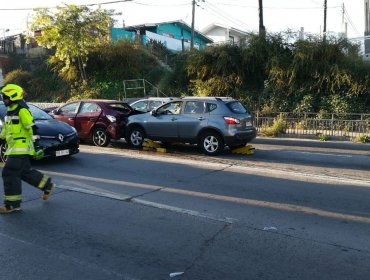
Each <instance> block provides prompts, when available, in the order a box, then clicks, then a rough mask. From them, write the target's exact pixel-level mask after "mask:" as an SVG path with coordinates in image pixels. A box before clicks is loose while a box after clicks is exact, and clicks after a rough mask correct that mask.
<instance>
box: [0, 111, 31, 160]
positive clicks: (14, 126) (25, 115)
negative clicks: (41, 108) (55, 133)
mask: <svg viewBox="0 0 370 280" xmlns="http://www.w3.org/2000/svg"><path fill="white" fill-rule="evenodd" d="M33 125H34V122H33V117H32V115H31V113H30V111H29V110H28V109H26V108H23V107H20V106H19V105H18V104H13V105H11V106H10V107H9V108H8V112H7V114H6V116H5V119H4V126H3V130H2V131H1V135H3V136H5V139H6V143H7V145H8V147H7V150H6V152H5V155H34V154H35V148H34V145H33V137H32V136H33V130H32V126H33Z"/></svg>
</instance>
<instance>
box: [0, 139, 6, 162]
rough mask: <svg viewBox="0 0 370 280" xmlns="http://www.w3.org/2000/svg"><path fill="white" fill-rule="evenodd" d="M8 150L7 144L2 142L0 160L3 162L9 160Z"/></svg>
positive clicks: (0, 144)
mask: <svg viewBox="0 0 370 280" xmlns="http://www.w3.org/2000/svg"><path fill="white" fill-rule="evenodd" d="M6 148H7V145H6V143H5V142H1V143H0V160H1V161H2V162H6V159H7V158H8V156H6V155H5V152H6Z"/></svg>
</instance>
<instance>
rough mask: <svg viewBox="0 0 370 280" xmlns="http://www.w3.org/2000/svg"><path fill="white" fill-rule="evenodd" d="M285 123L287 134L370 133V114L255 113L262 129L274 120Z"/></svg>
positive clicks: (339, 134) (257, 122) (259, 128)
mask: <svg viewBox="0 0 370 280" xmlns="http://www.w3.org/2000/svg"><path fill="white" fill-rule="evenodd" d="M279 118H280V119H281V120H282V121H283V122H284V123H285V133H286V134H297V135H316V136H317V135H327V136H341V137H346V138H356V137H360V136H363V135H368V136H369V135H370V114H334V113H333V114H325V115H323V114H320V113H300V114H297V113H288V112H283V113H270V114H264V115H263V114H261V113H255V119H256V127H257V130H258V131H262V129H263V128H264V127H271V126H272V125H273V123H274V120H277V119H279Z"/></svg>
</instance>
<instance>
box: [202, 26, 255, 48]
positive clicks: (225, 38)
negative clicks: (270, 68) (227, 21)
mask: <svg viewBox="0 0 370 280" xmlns="http://www.w3.org/2000/svg"><path fill="white" fill-rule="evenodd" d="M202 33H203V34H204V35H206V36H207V37H208V38H211V39H212V40H213V41H214V43H215V44H222V43H229V44H230V43H231V44H239V43H240V42H241V41H243V40H244V39H245V37H246V36H247V35H248V34H249V33H248V32H246V31H242V30H239V29H236V28H233V27H230V26H226V25H223V24H218V23H213V24H211V25H208V26H207V27H205V28H204V29H203V30H202Z"/></svg>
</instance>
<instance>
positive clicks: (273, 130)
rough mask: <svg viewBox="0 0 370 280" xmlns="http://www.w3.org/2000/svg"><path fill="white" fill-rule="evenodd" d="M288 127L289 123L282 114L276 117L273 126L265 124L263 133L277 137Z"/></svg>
mask: <svg viewBox="0 0 370 280" xmlns="http://www.w3.org/2000/svg"><path fill="white" fill-rule="evenodd" d="M286 127H287V123H286V121H285V120H284V117H283V115H282V114H280V115H279V117H277V118H276V119H274V123H273V124H272V126H268V125H264V126H262V129H261V133H262V135H263V136H266V137H277V136H279V135H280V134H284V133H285V130H286Z"/></svg>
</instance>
